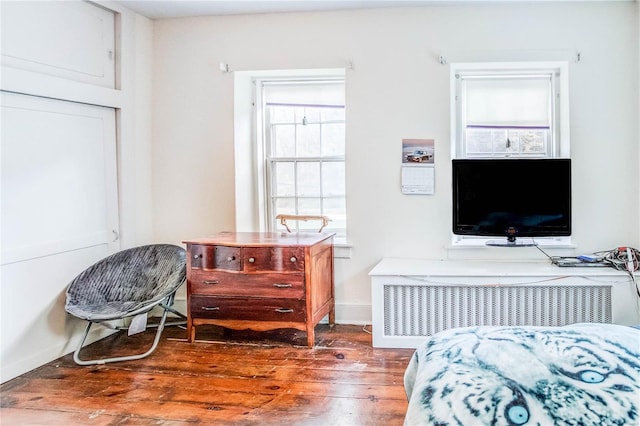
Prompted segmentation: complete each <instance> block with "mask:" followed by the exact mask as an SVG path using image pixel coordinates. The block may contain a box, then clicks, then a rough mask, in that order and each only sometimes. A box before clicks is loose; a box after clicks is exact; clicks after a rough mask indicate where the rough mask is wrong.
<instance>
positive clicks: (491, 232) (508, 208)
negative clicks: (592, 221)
mask: <svg viewBox="0 0 640 426" xmlns="http://www.w3.org/2000/svg"><path fill="white" fill-rule="evenodd" d="M452 169H453V233H454V234H456V235H473V236H482V237H506V239H503V240H501V242H502V243H504V244H502V243H501V242H495V241H494V242H492V244H491V245H518V244H517V243H516V238H518V237H529V238H533V237H553V236H569V235H571V160H570V159H567V158H552V159H551V158H545V159H522V158H519V159H487V160H484V159H482V160H481V159H457V160H453V165H452Z"/></svg>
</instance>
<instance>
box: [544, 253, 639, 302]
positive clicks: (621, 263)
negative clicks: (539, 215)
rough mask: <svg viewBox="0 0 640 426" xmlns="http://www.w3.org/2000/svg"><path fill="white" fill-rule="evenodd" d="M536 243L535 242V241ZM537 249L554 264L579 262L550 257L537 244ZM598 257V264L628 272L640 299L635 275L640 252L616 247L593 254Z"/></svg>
mask: <svg viewBox="0 0 640 426" xmlns="http://www.w3.org/2000/svg"><path fill="white" fill-rule="evenodd" d="M534 243H535V241H534ZM535 247H536V248H537V249H538V250H540V251H541V252H542V253H543V254H544V255H545V256H547V257H548V258H549V260H551V262H552V263H557V262H558V261H559V260H562V259H575V260H579V259H578V258H577V257H572V256H571V257H562V256H550V255H549V254H548V253H547V252H545V251H544V250H542V249H541V248H540V247H539V246H538V244H535ZM593 254H594V255H596V257H597V262H600V263H601V264H604V265H606V266H610V267H612V268H614V269H617V270H619V271H624V272H626V273H627V274H628V275H629V277H630V278H631V282H632V283H633V286H634V288H635V290H636V294H637V295H638V297H639V298H640V286H639V285H638V281H637V280H636V276H635V274H634V272H635V271H637V270H639V269H640V251H639V250H638V249H636V248H633V247H624V246H622V247H616V248H614V249H611V250H603V251H597V252H594V253H593Z"/></svg>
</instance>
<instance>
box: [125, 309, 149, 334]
mask: <svg viewBox="0 0 640 426" xmlns="http://www.w3.org/2000/svg"><path fill="white" fill-rule="evenodd" d="M146 329H147V313H146V312H145V313H144V314H139V315H136V316H135V317H133V319H132V320H131V324H129V331H128V332H127V334H128V335H129V336H133V335H134V334H137V333H142V332H143V331H145V330H146Z"/></svg>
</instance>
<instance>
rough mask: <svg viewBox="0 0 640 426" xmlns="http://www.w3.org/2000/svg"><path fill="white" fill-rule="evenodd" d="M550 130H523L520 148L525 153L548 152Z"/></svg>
mask: <svg viewBox="0 0 640 426" xmlns="http://www.w3.org/2000/svg"><path fill="white" fill-rule="evenodd" d="M548 134H549V131H548V130H521V131H520V149H521V152H523V153H535V154H544V153H546V152H547V135H548Z"/></svg>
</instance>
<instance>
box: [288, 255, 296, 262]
mask: <svg viewBox="0 0 640 426" xmlns="http://www.w3.org/2000/svg"><path fill="white" fill-rule="evenodd" d="M289 260H290V261H291V263H296V261H297V260H298V259H296V257H295V256H291V259H289Z"/></svg>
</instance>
